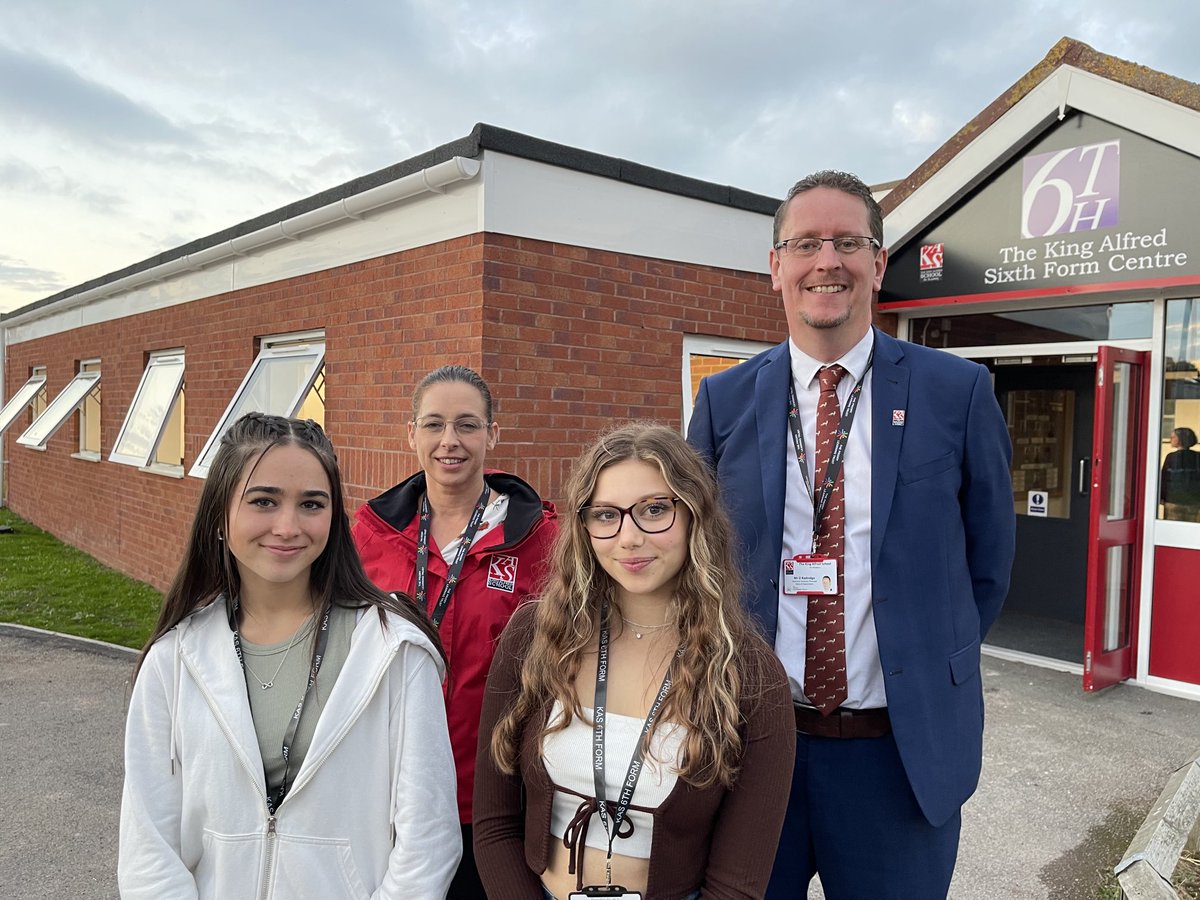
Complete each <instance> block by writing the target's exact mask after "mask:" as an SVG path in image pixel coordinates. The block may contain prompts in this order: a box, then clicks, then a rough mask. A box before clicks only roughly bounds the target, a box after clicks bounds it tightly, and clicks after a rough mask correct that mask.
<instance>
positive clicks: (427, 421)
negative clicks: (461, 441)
mask: <svg viewBox="0 0 1200 900" xmlns="http://www.w3.org/2000/svg"><path fill="white" fill-rule="evenodd" d="M413 424H414V425H416V426H417V431H419V432H420V433H421V434H427V435H429V436H430V437H435V436H439V435H441V434H442V432H444V431H445V430H446V426H447V425H449V426H450V427H451V428H453V429H454V431H455V433H456V434H457V435H458V436H459V437H471V436H472V435H476V434H479V432H481V431H483V429H485V428H487V422H485V421H483V419H479V418H476V417H475V416H463V417H462V418H461V419H453V420H449V421H447V420H443V419H439V418H438V417H436V416H425V417H423V418H420V419H417V420H416V421H415V422H414V423H413Z"/></svg>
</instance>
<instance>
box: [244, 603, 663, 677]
mask: <svg viewBox="0 0 1200 900" xmlns="http://www.w3.org/2000/svg"><path fill="white" fill-rule="evenodd" d="M307 624H308V619H307V618H306V619H305V620H304V621H303V622H301V623H300V627H299V628H297V629H296V633H295V634H293V635H292V639H291V640H290V641H288V645H287V647H286V648H285V649H284V651H283V659H281V660H280V661H279V665H278V666H276V667H275V674H274V675H272V676H271V680H270V681H263V680H262V676H260V675H259V674H258V673H257V672H255V671H254V670H253V669H252V668H250V661H249V660H248V659H247V658H246V656H245V654H243V655H242V664H243V665H244V666H245V667H246V671H247V672H249V673H250V674H251V675H253V676H254V680H255V681H257V682H258V683H259V684H261V685H262V689H263V690H264V691H269V690H270V689H271V688H273V687H275V679H276V678H278V677H279V673H280V672H282V671H283V664H284V663H285V662H287V658H288V654H289V653H291V652H292V647H294V646H295V645H296V640H297V639H298V638H299V637H300V633H301V632H302V631H304V627H305V626H306V625H307ZM639 636H640V635H639Z"/></svg>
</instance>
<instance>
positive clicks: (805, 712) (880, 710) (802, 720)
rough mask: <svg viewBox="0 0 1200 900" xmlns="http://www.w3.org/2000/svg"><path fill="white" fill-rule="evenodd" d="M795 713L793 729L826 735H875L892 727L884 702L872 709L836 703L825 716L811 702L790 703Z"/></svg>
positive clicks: (845, 736)
mask: <svg viewBox="0 0 1200 900" xmlns="http://www.w3.org/2000/svg"><path fill="white" fill-rule="evenodd" d="M792 709H793V710H795V713H796V731H798V732H799V733H800V734H808V735H812V736H813V737H828V738H877V737H883V736H884V735H885V734H887V733H888V732H889V731H891V730H892V722H891V720H890V719H889V718H888V711H887V707H886V706H879V707H876V708H875V709H842V708H841V707H839V708H838V709H835V710H834V711H833V712H831V713H830V714H829V715H827V716H823V715H821V712H820V710H818V709H816V708H815V707H812V706H802V705H801V704H799V703H793V704H792Z"/></svg>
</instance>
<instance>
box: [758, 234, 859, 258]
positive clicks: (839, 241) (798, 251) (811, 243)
mask: <svg viewBox="0 0 1200 900" xmlns="http://www.w3.org/2000/svg"><path fill="white" fill-rule="evenodd" d="M826 241H829V243H831V244H833V249H834V250H836V251H837V252H838V254H839V255H841V256H849V255H850V254H852V253H857V252H858V251H859V250H866V249H867V248H868V247H874V248H875V250H879V248H880V246H881V245H880V243H879V241H877V240H875V238H872V237H857V236H853V235H848V236H843V237H827V238H822V237H802V238H788V239H787V240H783V241H780V242H779V243H778V244H776V245H775V249H776V250H777V251H779V252H780V253H786V254H788V255H789V256H815V255H816V254H817V253H819V252H820V250H821V245H822V244H824V243H825V242H826Z"/></svg>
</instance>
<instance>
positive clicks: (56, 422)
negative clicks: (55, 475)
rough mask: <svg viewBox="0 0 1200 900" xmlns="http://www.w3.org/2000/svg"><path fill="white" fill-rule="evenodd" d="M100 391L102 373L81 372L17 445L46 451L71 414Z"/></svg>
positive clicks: (95, 371) (21, 437)
mask: <svg viewBox="0 0 1200 900" xmlns="http://www.w3.org/2000/svg"><path fill="white" fill-rule="evenodd" d="M99 391H100V372H99V371H97V370H90V371H83V372H80V373H79V374H78V375H76V376H75V377H74V378H73V379H72V380H71V383H70V384H68V385H67V386H66V387H65V388H63V389H62V392H61V393H60V394H59V395H58V396H57V397H55V398H54V399H53V400H52V401H50V405H49V406H47V407H46V411H45V412H43V413H42V414H41V415H40V416H38V417H37V418H36V419H34V420H33V424H32V425H30V426H29V427H28V428H26V429H25V431H24V433H23V434H22V435H21V436H20V437H19V438H17V443H18V444H23V445H25V446H26V447H32V448H34V449H35V450H45V449H46V442H47V441H48V440H50V438H51V437H53V436H54V433H55V432H56V431H58V429H60V428H62V426H63V425H65V424H66V421H67V419H69V418H70V417H71V414H72V413H73V412H75V410H77V409H79V407H80V406H82V405H83V403H84V402H85V401H86V400H87V399H88V398H89V397H90V396H92V394H93V392H95V393H96V394H99ZM81 440H82V437H81Z"/></svg>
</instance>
